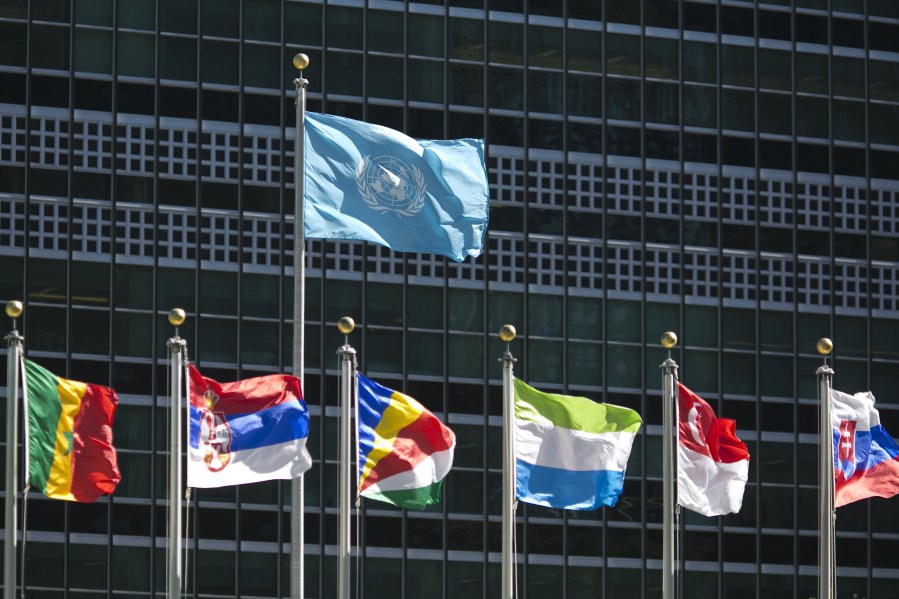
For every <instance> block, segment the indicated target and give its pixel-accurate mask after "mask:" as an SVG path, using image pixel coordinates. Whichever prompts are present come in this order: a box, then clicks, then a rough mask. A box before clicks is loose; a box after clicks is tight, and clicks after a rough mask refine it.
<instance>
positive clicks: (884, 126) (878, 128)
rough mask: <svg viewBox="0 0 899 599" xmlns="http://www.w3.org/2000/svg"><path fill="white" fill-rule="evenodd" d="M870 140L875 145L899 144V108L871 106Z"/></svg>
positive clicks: (884, 105)
mask: <svg viewBox="0 0 899 599" xmlns="http://www.w3.org/2000/svg"><path fill="white" fill-rule="evenodd" d="M868 110H869V113H868V114H869V117H870V118H869V120H868V127H869V139H870V141H871V143H875V144H890V145H896V144H899V106H895V105H893V106H891V105H889V104H873V103H872V104H870V105H869V107H868Z"/></svg>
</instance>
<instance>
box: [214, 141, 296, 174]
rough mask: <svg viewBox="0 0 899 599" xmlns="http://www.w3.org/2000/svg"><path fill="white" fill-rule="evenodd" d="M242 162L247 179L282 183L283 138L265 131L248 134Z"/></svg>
mask: <svg viewBox="0 0 899 599" xmlns="http://www.w3.org/2000/svg"><path fill="white" fill-rule="evenodd" d="M204 152H205V148H204ZM242 164H243V169H244V173H243V178H244V180H245V181H247V182H252V183H280V182H281V140H280V139H278V138H277V137H274V136H272V135H265V134H264V133H259V134H256V135H249V134H246V135H245V137H244V149H243V163H242ZM291 164H292V162H291Z"/></svg>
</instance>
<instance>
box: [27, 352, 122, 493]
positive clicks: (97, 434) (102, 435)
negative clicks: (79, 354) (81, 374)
mask: <svg viewBox="0 0 899 599" xmlns="http://www.w3.org/2000/svg"><path fill="white" fill-rule="evenodd" d="M22 380H23V383H24V384H23V385H22V387H23V389H24V391H25V393H24V400H25V401H24V403H25V463H26V468H27V472H26V481H27V483H28V484H29V485H31V486H33V487H35V488H37V489H40V490H41V491H42V492H43V493H44V495H46V496H47V497H51V498H53V499H65V500H67V501H78V502H82V503H90V502H92V501H94V500H96V499H97V498H98V497H100V496H101V495H104V494H106V493H112V492H113V491H114V490H115V488H116V485H117V484H119V481H120V480H121V479H122V475H121V474H120V473H119V468H118V463H117V461H116V452H115V447H113V445H112V422H113V418H114V417H115V410H116V406H117V405H118V403H119V398H118V397H117V396H116V394H115V391H113V390H112V389H110V388H109V387H101V386H100V385H93V384H90V383H80V382H78V381H70V380H68V379H64V378H62V377H58V376H56V375H54V374H53V373H51V372H50V371H49V370H47V369H45V368H43V367H41V366H38V365H37V364H35V363H34V362H32V361H31V360H25V359H23V368H22Z"/></svg>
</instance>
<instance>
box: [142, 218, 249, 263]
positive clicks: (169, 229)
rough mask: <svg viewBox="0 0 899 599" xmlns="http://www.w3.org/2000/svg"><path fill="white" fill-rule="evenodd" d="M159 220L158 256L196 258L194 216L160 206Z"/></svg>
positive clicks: (174, 258) (171, 258) (176, 258)
mask: <svg viewBox="0 0 899 599" xmlns="http://www.w3.org/2000/svg"><path fill="white" fill-rule="evenodd" d="M159 220H160V225H161V226H160V227H159V245H158V249H159V256H160V258H161V259H168V260H173V261H180V260H189V261H191V262H192V261H194V260H196V257H197V256H196V252H197V218H196V216H194V215H193V214H190V213H188V212H185V211H183V210H173V209H167V208H162V209H160V211H159ZM235 247H236V246H235Z"/></svg>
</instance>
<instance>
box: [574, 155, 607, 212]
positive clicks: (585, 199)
mask: <svg viewBox="0 0 899 599" xmlns="http://www.w3.org/2000/svg"><path fill="white" fill-rule="evenodd" d="M597 159H600V160H601V157H597V156H577V155H571V156H569V160H570V162H569V164H568V205H569V207H570V208H585V209H592V210H602V197H603V195H602V189H603V172H602V163H601V162H599V163H598V161H597Z"/></svg>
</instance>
